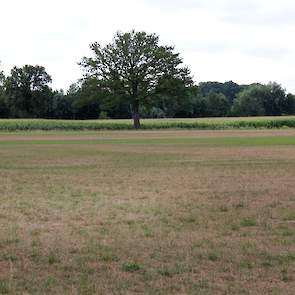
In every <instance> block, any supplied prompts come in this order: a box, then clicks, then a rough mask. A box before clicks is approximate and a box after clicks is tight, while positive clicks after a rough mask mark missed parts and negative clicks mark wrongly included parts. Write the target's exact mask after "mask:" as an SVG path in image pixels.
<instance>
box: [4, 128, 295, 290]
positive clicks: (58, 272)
mask: <svg viewBox="0 0 295 295" xmlns="http://www.w3.org/2000/svg"><path fill="white" fill-rule="evenodd" d="M229 133H230V135H229ZM200 135H202V136H203V137H204V136H205V137H206V136H208V137H213V136H234V135H236V136H278V135H284V136H292V135H295V131H293V130H284V131H281V133H280V131H237V132H236V131H235V132H233V131H222V132H221V131H216V132H204V131H201V132H200V131H199V132H196V131H173V132H172V131H160V132H159V131H157V132H142V133H140V132H139V133H138V132H137V133H134V132H120V133H118V132H102V133H91V134H90V133H89V132H87V133H86V134H85V135H84V133H79V134H78V133H73V134H72V135H70V136H71V137H74V138H75V139H76V138H79V139H80V140H82V141H83V139H85V140H86V139H89V138H88V137H89V136H91V138H100V137H106V138H117V137H118V136H120V137H121V138H124V139H128V138H130V137H134V136H138V137H146V136H149V137H151V138H155V137H158V138H159V137H160V136H163V137H165V136H168V137H175V138H182V137H183V138H186V137H190V136H200ZM52 136H53V137H52ZM68 136H69V134H67V133H55V134H50V133H49V134H48V135H47V134H46V133H44V134H41V133H36V134H34V133H30V134H29V135H28V138H29V139H30V140H31V139H32V138H33V139H36V138H38V139H40V137H41V138H42V139H46V140H51V139H52V140H58V139H64V138H68ZM12 137H13V138H16V139H19V138H20V137H21V138H22V139H23V140H26V135H25V134H18V133H16V134H11V135H0V138H1V139H0V140H4V141H5V140H11V138H12ZM294 179H295V149H294V147H293V146H290V145H289V146H259V147H257V146H256V147H254V146H253V147H252V146H247V147H245V146H232V147H226V146H216V147H213V146H212V147H208V146H206V147H205V146H196V145H193V144H191V145H190V144H186V145H181V146H179V145H173V144H170V145H152V146H150V145H141V146H134V145H128V144H124V145H115V144H113V145H112V144H108V145H87V144H83V142H81V144H80V145H68V144H67V145H62V144H59V145H3V146H1V150H0V196H1V203H0V294H13V295H14V294H22V295H23V294H79V295H80V294H138V293H139V294H217V295H218V294H290V295H291V294H294V288H295V228H294V222H293V221H295V216H294V212H295V194H294V191H295V182H294Z"/></svg>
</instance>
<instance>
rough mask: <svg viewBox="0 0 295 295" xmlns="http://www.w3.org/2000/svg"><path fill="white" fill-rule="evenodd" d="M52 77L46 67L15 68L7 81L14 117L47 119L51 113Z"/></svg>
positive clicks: (10, 105)
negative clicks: (50, 85) (50, 84)
mask: <svg viewBox="0 0 295 295" xmlns="http://www.w3.org/2000/svg"><path fill="white" fill-rule="evenodd" d="M50 82H51V77H50V76H49V75H48V74H47V72H46V71H45V68H44V67H41V66H32V65H25V66H24V67H22V68H18V67H14V68H13V69H12V70H11V74H10V76H8V77H7V78H6V81H5V92H6V95H7V102H8V107H9V109H10V112H11V115H12V116H13V117H46V116H47V115H48V113H49V112H50V108H51V100H52V91H51V89H50V88H49V86H48V84H49V83H50Z"/></svg>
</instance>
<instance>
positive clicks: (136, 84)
mask: <svg viewBox="0 0 295 295" xmlns="http://www.w3.org/2000/svg"><path fill="white" fill-rule="evenodd" d="M90 48H91V50H92V51H93V53H94V57H90V58H87V57H85V58H83V60H82V62H81V65H82V66H83V67H84V68H85V70H86V77H95V78H96V79H97V82H98V85H99V87H100V88H101V89H105V90H106V92H109V95H110V96H111V97H112V98H114V97H116V98H117V99H123V100H126V101H127V102H128V104H129V105H130V108H131V112H132V116H133V119H134V127H135V128H139V127H140V120H139V119H140V106H141V105H146V106H147V105H148V104H149V103H150V102H151V101H152V100H153V98H154V97H155V96H156V94H157V91H158V90H160V91H161V86H163V84H164V83H166V82H165V81H168V83H169V82H170V85H171V82H173V83H178V84H180V88H178V89H177V91H178V92H179V91H180V89H183V88H184V87H186V86H192V84H193V81H192V78H191V77H190V72H189V70H188V68H186V67H182V60H181V58H180V57H179V54H178V53H175V52H174V47H173V46H162V45H159V37H158V36H157V35H155V34H147V33H146V32H136V31H131V32H128V33H121V32H117V34H116V35H115V37H114V39H113V41H112V42H111V43H109V44H107V45H106V46H104V47H102V46H101V45H100V44H99V43H97V42H95V43H93V44H91V45H90ZM160 84H161V85H160ZM169 90H171V88H170V89H169Z"/></svg>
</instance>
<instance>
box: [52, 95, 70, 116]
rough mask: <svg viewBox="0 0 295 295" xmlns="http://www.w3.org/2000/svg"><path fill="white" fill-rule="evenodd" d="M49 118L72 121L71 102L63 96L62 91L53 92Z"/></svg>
mask: <svg viewBox="0 0 295 295" xmlns="http://www.w3.org/2000/svg"><path fill="white" fill-rule="evenodd" d="M49 117H50V118H54V119H73V110H72V102H71V101H70V100H69V98H68V97H67V96H66V95H65V94H64V92H63V90H59V91H54V92H53V98H52V106H51V112H50V116H49Z"/></svg>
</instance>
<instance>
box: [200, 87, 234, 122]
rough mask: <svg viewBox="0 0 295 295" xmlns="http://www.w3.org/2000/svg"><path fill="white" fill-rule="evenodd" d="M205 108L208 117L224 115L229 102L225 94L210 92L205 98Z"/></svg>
mask: <svg viewBox="0 0 295 295" xmlns="http://www.w3.org/2000/svg"><path fill="white" fill-rule="evenodd" d="M205 110H206V115H207V116H208V117H224V116H226V115H227V114H228V113H229V111H230V104H229V101H228V99H227V98H226V97H225V95H223V94H221V93H214V92H210V93H209V94H208V96H207V97H206V98H205Z"/></svg>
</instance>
